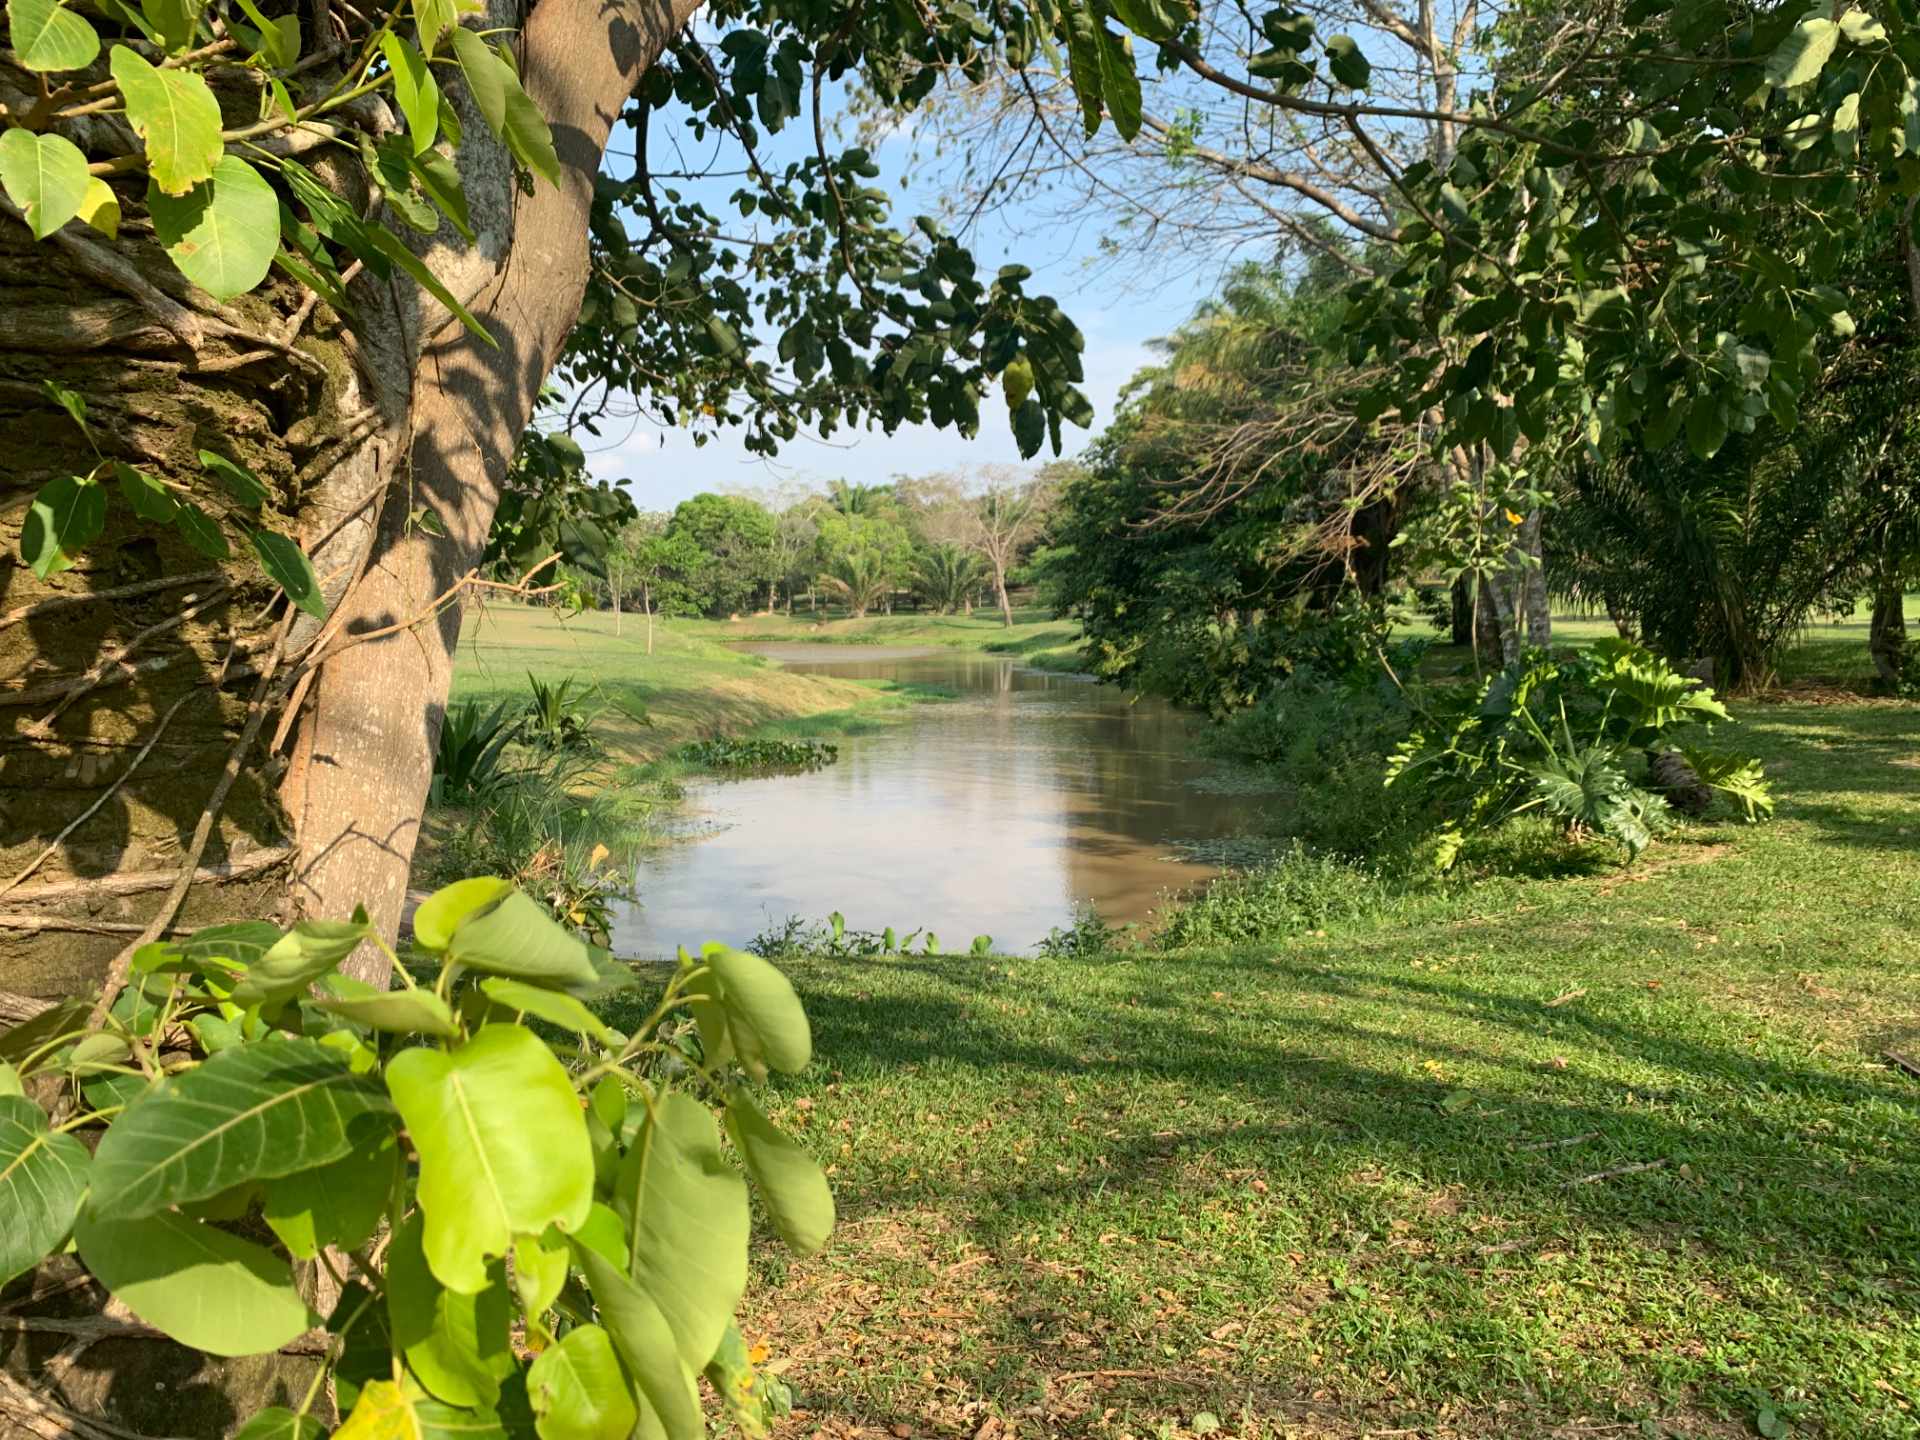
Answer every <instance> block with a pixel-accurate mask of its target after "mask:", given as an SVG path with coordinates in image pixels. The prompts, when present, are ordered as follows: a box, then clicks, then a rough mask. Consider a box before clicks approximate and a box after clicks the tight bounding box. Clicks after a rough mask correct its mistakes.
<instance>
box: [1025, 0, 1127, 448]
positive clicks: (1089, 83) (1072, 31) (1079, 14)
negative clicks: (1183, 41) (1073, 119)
mask: <svg viewBox="0 0 1920 1440" xmlns="http://www.w3.org/2000/svg"><path fill="white" fill-rule="evenodd" d="M1105 68H1106V67H1105V66H1104V64H1103V63H1102V62H1101V58H1100V31H1099V26H1098V25H1097V24H1096V22H1095V21H1094V19H1093V17H1092V14H1091V12H1090V11H1085V12H1083V11H1074V12H1073V13H1072V14H1070V15H1069V17H1068V23H1067V81H1068V83H1069V84H1070V85H1071V86H1072V88H1073V93H1074V98H1075V99H1077V100H1079V102H1080V119H1081V123H1082V124H1083V125H1084V126H1085V128H1086V132H1087V135H1088V136H1089V137H1091V136H1093V135H1094V134H1096V133H1098V131H1099V129H1100V117H1101V116H1103V115H1104V114H1106V107H1105V106H1104V105H1103V104H1102V103H1101V93H1100V87H1101V78H1102V72H1103V71H1104V70H1105ZM1031 453H1032V452H1031V451H1022V452H1021V454H1022V455H1023V456H1025V455H1027V454H1031Z"/></svg>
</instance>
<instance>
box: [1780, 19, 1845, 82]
mask: <svg viewBox="0 0 1920 1440" xmlns="http://www.w3.org/2000/svg"><path fill="white" fill-rule="evenodd" d="M1839 39H1840V27H1839V26H1838V25H1836V24H1834V23H1833V21H1832V20H1830V19H1828V18H1827V16H1826V15H1825V14H1822V13H1821V12H1820V11H1817V10H1816V11H1814V12H1812V13H1810V14H1809V15H1808V16H1807V17H1806V19H1804V20H1802V21H1801V22H1800V23H1799V24H1798V25H1796V26H1794V27H1793V30H1792V31H1791V32H1790V33H1789V34H1788V36H1787V38H1786V39H1784V40H1782V41H1781V42H1780V44H1779V47H1778V48H1777V49H1776V50H1775V51H1774V52H1773V54H1771V55H1769V56H1768V57H1767V68H1766V76H1767V83H1768V84H1769V85H1772V86H1775V87H1776V88H1778V89H1781V90H1788V89H1791V88H1793V87H1794V86H1795V85H1805V84H1807V83H1808V82H1809V81H1812V80H1815V79H1817V78H1818V77H1819V75H1820V72H1821V71H1822V70H1824V69H1825V68H1826V64H1827V61H1828V60H1829V59H1831V58H1832V56H1833V47H1834V45H1835V44H1836V43H1837V42H1838V41H1839Z"/></svg>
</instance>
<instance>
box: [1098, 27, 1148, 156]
mask: <svg viewBox="0 0 1920 1440" xmlns="http://www.w3.org/2000/svg"><path fill="white" fill-rule="evenodd" d="M1099 45H1100V95H1101V98H1102V99H1103V100H1105V102H1106V106H1107V113H1108V114H1109V115H1111V116H1112V117H1113V128H1114V129H1116V130H1118V131H1119V132H1120V138H1121V139H1122V140H1126V141H1131V140H1132V139H1133V137H1134V136H1136V135H1138V134H1139V133H1140V75H1139V72H1138V71H1136V70H1135V69H1134V68H1133V52H1132V51H1131V50H1130V49H1128V48H1127V43H1126V41H1125V40H1124V39H1122V38H1121V37H1120V36H1118V35H1116V34H1114V33H1113V32H1112V31H1111V30H1109V29H1107V28H1106V27H1105V26H1102V27H1101V28H1100V40H1099Z"/></svg>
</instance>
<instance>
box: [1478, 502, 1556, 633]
mask: <svg viewBox="0 0 1920 1440" xmlns="http://www.w3.org/2000/svg"><path fill="white" fill-rule="evenodd" d="M1474 623H1475V636H1474V640H1475V646H1476V649H1477V651H1478V654H1479V658H1480V661H1481V663H1482V664H1484V665H1486V666H1488V667H1489V668H1492V669H1499V668H1501V667H1503V666H1507V665H1511V664H1513V663H1514V661H1516V660H1518V659H1519V658H1520V657H1521V655H1522V654H1524V653H1525V652H1526V651H1527V650H1528V649H1529V648H1530V647H1536V646H1537V647H1541V648H1544V647H1545V646H1547V645H1549V644H1551V643H1552V641H1553V613H1552V610H1551V607H1550V606H1549V603H1548V599H1547V572H1546V564H1545V556H1544V547H1543V544H1542V537H1541V520H1540V514H1539V512H1538V511H1535V512H1534V513H1533V514H1532V515H1529V516H1528V517H1527V518H1526V519H1525V520H1524V521H1522V522H1521V524H1520V525H1519V526H1518V527H1517V528H1516V530H1515V531H1514V537H1513V544H1512V546H1511V548H1510V549H1509V551H1508V561H1507V564H1506V566H1505V567H1504V568H1502V569H1501V570H1499V571H1498V572H1496V573H1495V574H1492V575H1487V576H1482V577H1481V579H1480V605H1479V611H1478V614H1477V615H1476V616H1475V621H1474Z"/></svg>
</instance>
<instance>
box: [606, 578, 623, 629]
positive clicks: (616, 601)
mask: <svg viewBox="0 0 1920 1440" xmlns="http://www.w3.org/2000/svg"><path fill="white" fill-rule="evenodd" d="M607 592H608V593H609V594H611V595H612V596H613V633H614V634H615V635H618V634H619V633H620V587H619V586H617V585H609V586H607Z"/></svg>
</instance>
